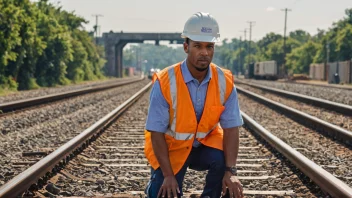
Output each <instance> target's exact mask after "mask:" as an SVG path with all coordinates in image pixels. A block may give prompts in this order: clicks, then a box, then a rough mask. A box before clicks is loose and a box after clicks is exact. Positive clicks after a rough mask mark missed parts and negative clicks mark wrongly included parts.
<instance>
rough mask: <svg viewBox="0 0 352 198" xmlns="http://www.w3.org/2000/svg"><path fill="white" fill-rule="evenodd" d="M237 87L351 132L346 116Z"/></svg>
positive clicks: (252, 89)
mask: <svg viewBox="0 0 352 198" xmlns="http://www.w3.org/2000/svg"><path fill="white" fill-rule="evenodd" d="M237 86H238V87H242V88H244V89H246V90H248V91H251V92H254V93H256V94H259V95H261V96H264V97H266V98H268V99H270V100H273V101H275V102H279V103H282V104H284V105H286V106H289V107H292V108H295V109H297V110H299V111H302V112H304V113H307V114H309V115H312V116H315V117H317V118H319V119H321V120H324V121H327V122H329V123H332V124H334V125H336V126H339V127H342V128H344V129H346V130H349V131H351V130H352V117H351V116H346V115H342V114H340V113H336V112H334V111H330V110H326V109H323V108H320V107H315V106H312V105H309V104H306V103H304V102H299V101H296V100H293V99H289V98H285V97H282V96H279V95H276V94H272V93H270V92H266V91H263V90H261V89H257V88H253V87H251V86H248V85H243V84H241V85H237Z"/></svg>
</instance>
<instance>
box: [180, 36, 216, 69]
mask: <svg viewBox="0 0 352 198" xmlns="http://www.w3.org/2000/svg"><path fill="white" fill-rule="evenodd" d="M214 47H215V44H214V43H208V42H198V41H192V40H189V44H187V43H184V44H183V48H184V50H185V52H186V53H187V54H188V58H187V59H188V61H189V62H190V63H191V64H192V66H193V67H195V69H196V70H198V71H205V70H207V69H208V67H209V64H210V63H211V61H212V60H213V55H214Z"/></svg>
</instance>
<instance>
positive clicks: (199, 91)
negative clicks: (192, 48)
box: [146, 61, 243, 147]
mask: <svg viewBox="0 0 352 198" xmlns="http://www.w3.org/2000/svg"><path fill="white" fill-rule="evenodd" d="M181 72H182V76H183V79H184V81H185V83H186V85H187V88H188V91H189V93H190V96H191V99H192V103H193V107H194V110H195V113H196V116H197V120H198V122H199V121H200V118H201V117H202V114H203V109H204V103H205V98H206V93H207V90H208V83H209V80H210V79H211V77H212V72H211V70H210V69H209V70H208V73H207V75H206V76H205V78H204V80H203V81H202V83H199V82H198V80H197V79H195V78H193V76H192V75H191V73H190V71H189V69H188V67H187V62H186V61H183V62H182V64H181ZM224 106H225V110H224V111H223V112H222V114H221V116H220V120H219V121H220V125H221V127H222V128H224V129H226V128H232V127H237V126H241V125H242V124H243V120H242V116H241V113H240V108H239V103H238V98H237V91H236V88H235V86H234V88H233V90H232V92H231V94H230V96H229V97H228V99H227V101H226V102H225V104H224ZM169 108H170V107H169V104H168V103H167V101H166V100H165V98H164V96H163V94H162V92H161V89H160V83H159V81H158V80H157V81H155V83H154V85H153V87H152V90H151V93H150V101H149V110H148V116H147V121H146V130H148V131H155V132H160V133H165V132H166V131H167V129H168V127H169V119H170V118H169V115H170V114H169ZM198 145H199V142H198V141H196V142H194V144H193V146H195V147H196V146H198Z"/></svg>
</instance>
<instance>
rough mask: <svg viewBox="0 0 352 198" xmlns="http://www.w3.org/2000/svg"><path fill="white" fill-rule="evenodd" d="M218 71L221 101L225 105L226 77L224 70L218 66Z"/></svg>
mask: <svg viewBox="0 0 352 198" xmlns="http://www.w3.org/2000/svg"><path fill="white" fill-rule="evenodd" d="M216 69H217V71H218V82H219V83H218V84H219V90H220V103H221V104H223V105H224V100H225V91H226V79H225V74H224V72H223V71H222V70H221V69H220V67H216Z"/></svg>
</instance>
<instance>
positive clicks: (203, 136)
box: [196, 124, 218, 138]
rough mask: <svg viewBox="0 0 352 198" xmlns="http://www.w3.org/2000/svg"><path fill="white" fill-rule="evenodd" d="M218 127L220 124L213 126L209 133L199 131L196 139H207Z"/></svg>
mask: <svg viewBox="0 0 352 198" xmlns="http://www.w3.org/2000/svg"><path fill="white" fill-rule="evenodd" d="M217 126H218V124H216V125H215V126H213V128H212V129H210V130H209V131H207V132H200V131H197V135H196V138H205V137H206V136H207V135H208V134H209V133H210V132H212V131H213V130H214V129H215V128H216V127H217Z"/></svg>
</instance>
